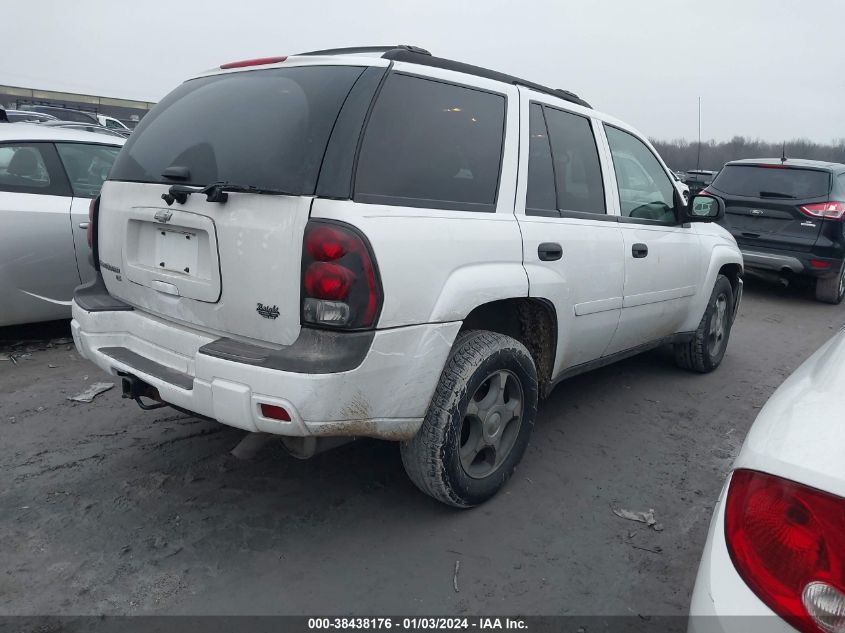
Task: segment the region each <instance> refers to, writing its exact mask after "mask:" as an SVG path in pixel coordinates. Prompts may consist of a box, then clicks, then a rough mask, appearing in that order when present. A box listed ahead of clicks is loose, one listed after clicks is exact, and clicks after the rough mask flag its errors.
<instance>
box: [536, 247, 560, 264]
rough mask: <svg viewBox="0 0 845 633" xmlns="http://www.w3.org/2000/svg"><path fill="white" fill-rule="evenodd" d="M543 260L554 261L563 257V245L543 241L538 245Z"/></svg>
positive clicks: (538, 251) (538, 252)
mask: <svg viewBox="0 0 845 633" xmlns="http://www.w3.org/2000/svg"><path fill="white" fill-rule="evenodd" d="M537 255H538V256H539V257H540V261H541V262H553V261H556V260H558V259H560V258H561V257H563V247H562V246H561V245H560V244H558V243H557V242H543V243H542V244H540V246H538V247H537Z"/></svg>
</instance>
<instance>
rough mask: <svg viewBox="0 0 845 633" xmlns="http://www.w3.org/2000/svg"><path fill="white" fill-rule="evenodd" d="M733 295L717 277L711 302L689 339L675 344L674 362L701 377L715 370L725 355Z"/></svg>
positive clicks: (719, 277)
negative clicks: (700, 374)
mask: <svg viewBox="0 0 845 633" xmlns="http://www.w3.org/2000/svg"><path fill="white" fill-rule="evenodd" d="M733 313H734V295H733V287H732V286H731V282H730V281H729V280H728V278H727V277H725V276H724V275H719V276H718V277H717V278H716V283H715V284H714V286H713V292H712V294H711V295H710V301H708V302H707V309H706V310H705V311H704V316H702V317H701V322H700V323H699V325H698V328H697V329H696V330H695V332H694V333H693V337H692V339H690V340H689V341H688V342H685V343H676V344H675V363H676V364H677V365H678V366H679V367H682V368H684V369H689V370H692V371H697V372H700V373H702V374H705V373H708V372H711V371H713V370H714V369H716V368H717V367H718V366H719V365H720V364H721V362H722V358H724V356H725V350H726V349H727V347H728V339H729V338H730V335H731V326H732V325H733Z"/></svg>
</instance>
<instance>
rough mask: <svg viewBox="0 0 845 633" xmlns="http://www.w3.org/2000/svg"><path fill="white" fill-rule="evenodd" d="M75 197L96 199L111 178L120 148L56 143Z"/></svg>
mask: <svg viewBox="0 0 845 633" xmlns="http://www.w3.org/2000/svg"><path fill="white" fill-rule="evenodd" d="M56 149H58V150H59V157H60V158H61V160H62V164H63V165H64V168H65V172H67V175H68V180H70V186H71V189H72V190H73V195H74V196H77V197H80V198H96V197H97V196H98V195H99V194H100V189H101V188H102V186H103V182H105V180H106V178H108V176H109V172H110V171H111V168H112V165H113V164H114V159H115V158H117V153H118V152H119V151H120V148H119V147H109V146H106V145H93V144H85V143H56Z"/></svg>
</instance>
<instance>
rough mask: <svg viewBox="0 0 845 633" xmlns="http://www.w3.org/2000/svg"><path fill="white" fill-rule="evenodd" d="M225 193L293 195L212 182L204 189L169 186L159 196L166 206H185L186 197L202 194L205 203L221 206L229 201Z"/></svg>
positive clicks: (279, 191)
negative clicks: (165, 191)
mask: <svg viewBox="0 0 845 633" xmlns="http://www.w3.org/2000/svg"><path fill="white" fill-rule="evenodd" d="M227 192H232V193H261V194H268V195H277V196H292V195H295V194H292V193H289V192H287V191H282V190H281V189H268V188H264V187H255V186H253V185H238V184H234V183H229V182H213V183H211V184H210V185H207V186H205V187H192V186H190V185H180V184H176V185H171V186H170V188H169V189H168V190H167V193H163V194H161V199H162V200H164V201H165V202H166V203H167V204H168V205H171V204H173V203H174V202H178V203H179V204H185V203H186V202H187V201H188V196H190V195H191V194H192V193H202V194H205V199H206V201H207V202H219V203H221V204H222V203H224V202H226V200H228V199H229V195H228V193H227Z"/></svg>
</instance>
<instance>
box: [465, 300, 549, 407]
mask: <svg viewBox="0 0 845 633" xmlns="http://www.w3.org/2000/svg"><path fill="white" fill-rule="evenodd" d="M466 330H490V331H492V332H498V333H499V334H504V335H505V336H510V337H511V338H514V339H516V340H517V341H519V342H520V343H522V344H523V345H525V347H526V348H527V349H528V352H529V353H530V354H531V358H532V359H533V360H534V365H535V366H536V368H537V380H538V383H539V388H540V394H546V393H547V391H548V387H549V386H550V385H551V379H552V370H553V368H554V363H555V353H556V350H557V337H558V319H557V313H556V311H555V307H554V305H552V303H551V301H548V300H546V299H540V298H534V297H518V298H509V299H499V300H497V301H490V302H488V303H483V304H481V305H479V306H476V307H475V308H473V309H472V310H471V311H470V313H469V314H467V316H466V318H465V319H464V322H463V325H462V326H461V331H466Z"/></svg>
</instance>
